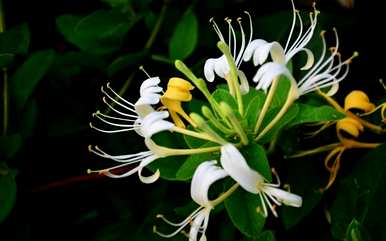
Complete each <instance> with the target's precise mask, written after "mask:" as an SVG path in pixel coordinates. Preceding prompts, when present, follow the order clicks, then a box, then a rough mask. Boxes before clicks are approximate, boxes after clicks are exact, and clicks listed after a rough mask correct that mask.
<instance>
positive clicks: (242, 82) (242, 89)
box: [237, 70, 249, 95]
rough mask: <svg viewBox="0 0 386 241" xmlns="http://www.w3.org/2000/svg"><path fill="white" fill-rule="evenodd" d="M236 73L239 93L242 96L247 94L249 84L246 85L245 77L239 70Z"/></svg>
mask: <svg viewBox="0 0 386 241" xmlns="http://www.w3.org/2000/svg"><path fill="white" fill-rule="evenodd" d="M237 72H238V74H239V79H240V92H241V94H242V95H245V94H247V93H248V92H249V83H248V79H247V76H246V75H245V74H244V72H243V71H241V70H239V71H237Z"/></svg>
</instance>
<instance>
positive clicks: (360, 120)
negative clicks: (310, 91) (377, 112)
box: [317, 90, 385, 134]
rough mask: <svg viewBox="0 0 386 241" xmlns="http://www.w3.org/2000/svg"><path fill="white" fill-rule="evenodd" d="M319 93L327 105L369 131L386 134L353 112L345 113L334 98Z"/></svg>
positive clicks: (380, 128)
mask: <svg viewBox="0 0 386 241" xmlns="http://www.w3.org/2000/svg"><path fill="white" fill-rule="evenodd" d="M317 93H318V94H319V95H320V96H322V97H323V98H324V99H325V100H326V101H327V103H329V104H330V105H331V106H332V107H334V108H335V109H336V110H337V111H339V112H341V113H343V114H345V115H346V116H348V117H351V118H353V119H355V120H357V121H359V122H360V123H361V124H362V125H363V126H365V127H367V128H368V129H370V130H371V131H373V132H375V133H377V134H382V133H384V132H385V130H384V129H382V127H380V126H377V125H374V124H372V123H370V122H368V121H366V120H363V119H362V118H360V117H358V116H357V115H355V114H353V113H352V112H351V111H349V110H348V111H345V110H344V109H343V108H342V107H341V106H340V105H339V104H338V102H336V101H335V100H334V99H333V98H331V97H330V96H328V95H326V94H325V93H323V92H322V91H320V90H318V91H317Z"/></svg>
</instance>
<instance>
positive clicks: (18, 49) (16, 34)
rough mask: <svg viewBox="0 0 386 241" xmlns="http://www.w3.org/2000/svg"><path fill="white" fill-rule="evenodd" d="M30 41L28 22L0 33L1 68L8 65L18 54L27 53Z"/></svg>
mask: <svg viewBox="0 0 386 241" xmlns="http://www.w3.org/2000/svg"><path fill="white" fill-rule="evenodd" d="M29 41H30V33H29V30H28V26H27V24H22V25H19V26H17V27H14V28H12V29H10V30H7V31H5V32H3V33H0V68H6V67H8V66H9V65H10V64H11V63H12V62H13V60H14V58H15V55H16V54H26V53H27V51H28V46H29Z"/></svg>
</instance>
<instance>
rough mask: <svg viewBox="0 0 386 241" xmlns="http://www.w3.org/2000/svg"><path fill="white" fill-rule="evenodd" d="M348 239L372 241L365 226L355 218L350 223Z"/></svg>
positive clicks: (350, 240)
mask: <svg viewBox="0 0 386 241" xmlns="http://www.w3.org/2000/svg"><path fill="white" fill-rule="evenodd" d="M345 240H346V241H371V239H370V237H369V235H368V233H367V232H366V230H365V228H364V227H363V226H362V224H360V223H359V222H358V221H357V220H356V219H355V218H354V219H353V220H352V221H351V223H350V225H348V228H347V231H346V238H345Z"/></svg>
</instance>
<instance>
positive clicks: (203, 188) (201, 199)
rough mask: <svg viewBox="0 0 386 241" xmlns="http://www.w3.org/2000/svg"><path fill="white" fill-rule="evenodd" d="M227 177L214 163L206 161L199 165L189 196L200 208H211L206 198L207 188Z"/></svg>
mask: <svg viewBox="0 0 386 241" xmlns="http://www.w3.org/2000/svg"><path fill="white" fill-rule="evenodd" d="M226 176H228V174H227V173H226V172H225V171H224V170H223V169H222V168H220V167H219V166H216V161H206V162H203V163H201V164H200V165H199V166H198V167H197V169H196V171H195V172H194V175H193V178H192V184H191V188H190V195H191V196H192V199H193V200H194V201H195V202H196V203H198V204H199V205H201V206H204V207H211V202H210V200H209V198H208V191H209V187H210V186H211V185H212V184H213V183H214V182H216V181H217V180H219V179H222V178H224V177H226Z"/></svg>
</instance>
